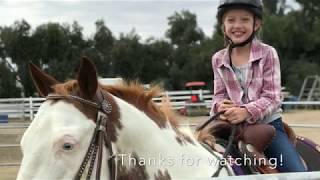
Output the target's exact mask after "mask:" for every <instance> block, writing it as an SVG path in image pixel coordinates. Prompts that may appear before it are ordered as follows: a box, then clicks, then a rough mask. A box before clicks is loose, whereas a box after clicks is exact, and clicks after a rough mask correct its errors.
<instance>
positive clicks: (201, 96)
mask: <svg viewBox="0 0 320 180" xmlns="http://www.w3.org/2000/svg"><path fill="white" fill-rule="evenodd" d="M199 99H200V101H203V90H202V89H199Z"/></svg>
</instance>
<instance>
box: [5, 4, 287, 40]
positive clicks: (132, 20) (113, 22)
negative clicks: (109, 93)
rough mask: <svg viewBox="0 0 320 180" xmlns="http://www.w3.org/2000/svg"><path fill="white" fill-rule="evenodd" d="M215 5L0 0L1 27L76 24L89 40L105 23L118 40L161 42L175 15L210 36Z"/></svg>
mask: <svg viewBox="0 0 320 180" xmlns="http://www.w3.org/2000/svg"><path fill="white" fill-rule="evenodd" d="M289 1H293V0H289ZM218 3H219V0H210V1H209V0H114V1H111V0H109V1H107V0H100V1H83V0H55V1H52V0H51V1H44V0H42V1H41V0H38V1H36V0H24V1H22V0H20V1H17V0H1V1H0V19H1V20H0V26H4V25H6V26H10V25H12V24H13V23H14V21H16V20H21V19H25V20H26V21H27V22H28V23H29V24H30V25H31V26H32V28H33V29H34V28H35V27H36V26H38V25H40V24H44V23H48V22H59V23H69V24H71V23H72V22H73V21H78V23H79V24H80V25H81V26H82V27H83V33H84V35H85V37H91V36H92V35H93V34H94V32H95V25H94V22H95V21H96V20H98V19H104V21H105V24H106V26H107V27H108V28H109V29H110V30H111V31H112V32H113V33H114V35H116V36H117V37H118V36H119V34H120V32H123V33H128V32H130V31H131V30H132V29H133V28H135V30H136V32H137V33H138V34H139V35H140V36H142V38H143V39H146V38H148V37H151V36H153V37H156V38H162V37H164V34H165V31H166V30H167V29H168V19H167V18H168V17H169V16H171V15H173V14H174V12H175V11H177V12H181V10H189V11H190V12H192V13H194V14H196V16H197V22H198V26H199V27H200V28H201V29H202V30H203V31H204V32H205V34H206V35H207V36H211V35H212V32H213V27H214V24H215V22H216V19H215V14H216V8H217V5H218Z"/></svg>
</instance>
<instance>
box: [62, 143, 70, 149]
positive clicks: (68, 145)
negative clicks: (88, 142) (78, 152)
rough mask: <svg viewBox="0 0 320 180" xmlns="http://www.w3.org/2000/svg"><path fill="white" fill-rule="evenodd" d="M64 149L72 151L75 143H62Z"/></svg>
mask: <svg viewBox="0 0 320 180" xmlns="http://www.w3.org/2000/svg"><path fill="white" fill-rule="evenodd" d="M62 149H63V150H65V151H71V150H72V149H73V144H71V143H64V144H63V145H62Z"/></svg>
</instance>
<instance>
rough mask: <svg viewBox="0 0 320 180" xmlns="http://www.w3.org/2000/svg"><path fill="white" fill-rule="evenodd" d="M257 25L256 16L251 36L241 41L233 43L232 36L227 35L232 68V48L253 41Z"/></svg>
mask: <svg viewBox="0 0 320 180" xmlns="http://www.w3.org/2000/svg"><path fill="white" fill-rule="evenodd" d="M255 25H256V17H254V18H253V30H252V33H251V35H250V37H249V38H248V39H247V40H245V41H243V42H241V43H238V44H235V43H233V41H232V40H231V38H229V37H228V36H227V35H225V37H226V39H227V42H228V43H229V48H228V52H229V62H230V66H231V68H232V69H233V65H232V59H231V54H232V50H233V49H234V48H236V47H243V46H245V45H247V44H248V43H250V42H252V40H253V39H254V36H255V33H256V31H255V30H254V28H255ZM224 31H225V28H224ZM224 34H226V33H224Z"/></svg>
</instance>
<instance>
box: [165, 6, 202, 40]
mask: <svg viewBox="0 0 320 180" xmlns="http://www.w3.org/2000/svg"><path fill="white" fill-rule="evenodd" d="M168 20H169V22H168V24H169V29H168V31H167V32H166V37H167V38H169V39H170V40H171V42H172V44H174V45H178V46H181V45H190V44H195V43H197V42H199V41H201V40H202V39H203V38H204V33H203V31H202V30H201V29H200V28H199V27H198V25H197V18H196V15H195V14H192V13H191V12H189V11H187V10H183V11H182V12H181V13H177V12H175V13H174V15H172V16H170V17H169V18H168Z"/></svg>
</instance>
